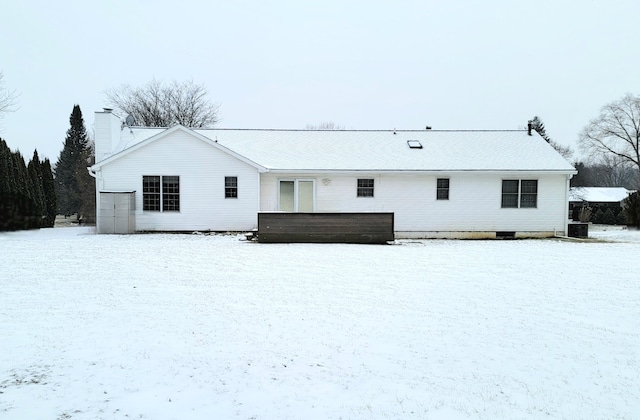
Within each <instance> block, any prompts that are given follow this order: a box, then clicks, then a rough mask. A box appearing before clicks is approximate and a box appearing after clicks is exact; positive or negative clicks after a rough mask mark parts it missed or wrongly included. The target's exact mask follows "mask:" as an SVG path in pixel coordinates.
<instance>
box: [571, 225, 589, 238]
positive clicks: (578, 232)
mask: <svg viewBox="0 0 640 420" xmlns="http://www.w3.org/2000/svg"><path fill="white" fill-rule="evenodd" d="M567 230H568V231H569V232H568V233H569V236H570V237H572V238H588V237H589V224H588V223H569V228H568V229H567Z"/></svg>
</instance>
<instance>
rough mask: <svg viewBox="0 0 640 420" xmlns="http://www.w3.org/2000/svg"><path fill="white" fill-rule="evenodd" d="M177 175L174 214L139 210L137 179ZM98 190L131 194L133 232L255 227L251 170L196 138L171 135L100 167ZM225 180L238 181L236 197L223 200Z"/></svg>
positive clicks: (255, 180)
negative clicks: (177, 198)
mask: <svg viewBox="0 0 640 420" xmlns="http://www.w3.org/2000/svg"><path fill="white" fill-rule="evenodd" d="M144 175H161V176H163V175H177V176H179V177H180V211H179V212H151V211H143V210H142V177H143V176H144ZM98 176H99V178H101V179H99V182H98V185H99V189H100V190H102V191H134V190H135V191H136V193H135V197H136V210H135V214H136V229H137V230H138V231H192V230H204V231H242V230H251V229H255V228H256V227H257V212H258V209H259V179H260V178H259V174H258V172H257V170H256V169H255V168H253V167H251V166H249V165H247V164H246V163H243V162H241V161H239V160H238V159H236V158H234V157H233V156H230V155H229V154H227V153H225V152H223V151H220V150H218V149H216V148H215V147H212V146H211V145H210V144H207V143H205V142H203V141H201V140H200V139H197V138H195V137H194V136H192V135H190V134H188V133H186V132H184V131H176V132H174V133H171V134H169V135H168V136H166V137H163V138H161V139H158V140H156V141H154V142H152V143H150V144H148V145H146V146H145V147H143V148H140V149H138V150H136V151H134V152H131V153H129V154H127V155H126V156H122V157H121V158H120V159H117V160H114V161H113V162H111V163H108V164H106V165H104V166H103V167H102V169H101V172H100V173H99V174H98ZM225 176H237V177H238V198H233V199H226V198H225V196H224V178H225Z"/></svg>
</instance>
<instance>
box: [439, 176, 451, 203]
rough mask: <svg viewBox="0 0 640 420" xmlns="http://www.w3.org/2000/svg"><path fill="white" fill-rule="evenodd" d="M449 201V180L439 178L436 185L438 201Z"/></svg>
mask: <svg viewBox="0 0 640 420" xmlns="http://www.w3.org/2000/svg"><path fill="white" fill-rule="evenodd" d="M448 199H449V178H438V180H437V185H436V200H448Z"/></svg>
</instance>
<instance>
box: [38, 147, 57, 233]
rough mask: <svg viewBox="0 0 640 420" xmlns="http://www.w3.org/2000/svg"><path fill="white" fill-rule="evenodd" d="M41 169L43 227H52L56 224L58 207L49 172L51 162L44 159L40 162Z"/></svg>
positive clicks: (52, 180) (51, 173) (54, 185)
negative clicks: (43, 208)
mask: <svg viewBox="0 0 640 420" xmlns="http://www.w3.org/2000/svg"><path fill="white" fill-rule="evenodd" d="M41 169H42V188H43V190H44V199H45V200H44V201H45V216H46V217H45V220H44V224H43V227H53V225H54V224H55V222H56V214H58V211H57V210H58V206H57V203H56V184H55V181H54V179H53V171H52V170H51V162H50V161H49V158H45V160H44V161H43V162H42V167H41Z"/></svg>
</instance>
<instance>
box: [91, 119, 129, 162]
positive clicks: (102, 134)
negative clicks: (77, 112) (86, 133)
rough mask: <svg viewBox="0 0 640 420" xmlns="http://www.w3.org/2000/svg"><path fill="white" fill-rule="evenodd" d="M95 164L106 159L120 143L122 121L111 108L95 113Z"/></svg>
mask: <svg viewBox="0 0 640 420" xmlns="http://www.w3.org/2000/svg"><path fill="white" fill-rule="evenodd" d="M94 122H95V123H94V129H95V135H96V139H95V140H96V163H98V162H100V161H101V160H104V159H106V158H107V157H109V155H111V153H113V150H114V149H115V147H116V146H117V145H118V143H120V130H121V129H122V121H121V120H120V117H118V116H117V115H116V114H114V113H113V109H111V108H103V110H102V111H96V112H95V120H94Z"/></svg>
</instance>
